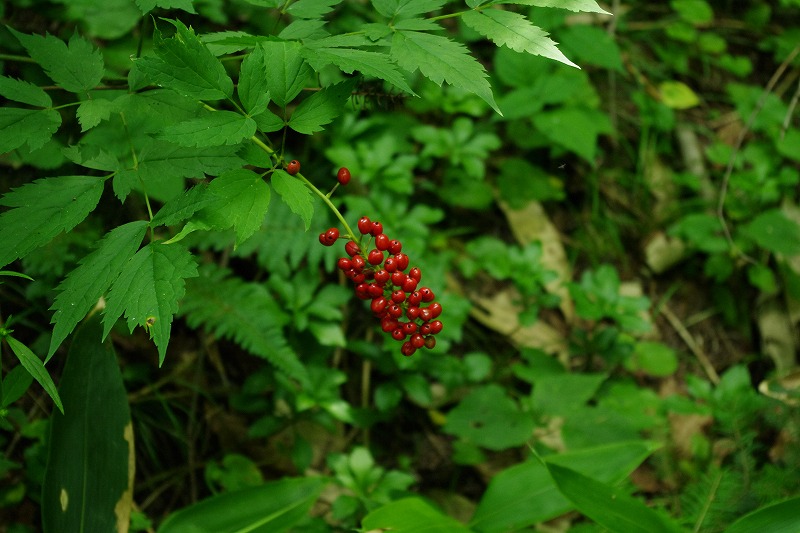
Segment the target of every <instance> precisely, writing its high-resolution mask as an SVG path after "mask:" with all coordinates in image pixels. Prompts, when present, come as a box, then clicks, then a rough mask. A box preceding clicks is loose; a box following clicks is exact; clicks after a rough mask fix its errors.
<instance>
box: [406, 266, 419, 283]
mask: <svg viewBox="0 0 800 533" xmlns="http://www.w3.org/2000/svg"><path fill="white" fill-rule="evenodd" d="M408 277H410V278H413V279H415V280H417V281H420V280H422V270H420V269H419V268H417V267H414V268H412V269H411V270H409V271H408Z"/></svg>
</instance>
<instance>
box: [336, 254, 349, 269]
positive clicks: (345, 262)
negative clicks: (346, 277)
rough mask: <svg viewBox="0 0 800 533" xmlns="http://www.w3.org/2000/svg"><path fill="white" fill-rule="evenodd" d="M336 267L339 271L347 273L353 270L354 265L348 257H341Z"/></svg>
mask: <svg viewBox="0 0 800 533" xmlns="http://www.w3.org/2000/svg"><path fill="white" fill-rule="evenodd" d="M336 266H337V267H339V270H343V271H347V270H350V269H351V268H353V263H352V262H351V261H350V260H349V259H348V258H346V257H340V258H339V260H338V261H337V262H336Z"/></svg>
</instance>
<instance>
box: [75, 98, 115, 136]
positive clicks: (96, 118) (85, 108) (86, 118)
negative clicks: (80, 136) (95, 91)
mask: <svg viewBox="0 0 800 533" xmlns="http://www.w3.org/2000/svg"><path fill="white" fill-rule="evenodd" d="M113 110H114V103H113V102H112V101H111V100H102V99H94V100H86V101H85V102H81V105H79V106H78V111H76V113H75V114H76V115H77V117H78V122H80V124H81V131H86V130H89V129H92V128H94V127H95V126H97V125H98V124H100V121H101V120H108V117H110V116H111V112H112V111H113Z"/></svg>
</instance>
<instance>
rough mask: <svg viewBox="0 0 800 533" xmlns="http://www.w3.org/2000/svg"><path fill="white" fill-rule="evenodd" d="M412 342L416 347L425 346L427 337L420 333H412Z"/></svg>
mask: <svg viewBox="0 0 800 533" xmlns="http://www.w3.org/2000/svg"><path fill="white" fill-rule="evenodd" d="M410 342H411V344H412V345H413V346H414V348H422V347H423V346H425V337H423V336H422V335H420V334H419V333H414V334H413V335H411V341H410Z"/></svg>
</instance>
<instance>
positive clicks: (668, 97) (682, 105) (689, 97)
mask: <svg viewBox="0 0 800 533" xmlns="http://www.w3.org/2000/svg"><path fill="white" fill-rule="evenodd" d="M658 94H659V95H660V96H661V101H662V102H663V103H664V105H665V106H667V107H669V108H671V109H690V108H692V107H695V106H697V105H699V104H700V97H698V96H697V93H695V92H694V91H693V90H692V89H691V88H690V87H689V86H688V85H686V84H685V83H683V82H682V81H662V82H661V83H659V84H658Z"/></svg>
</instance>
